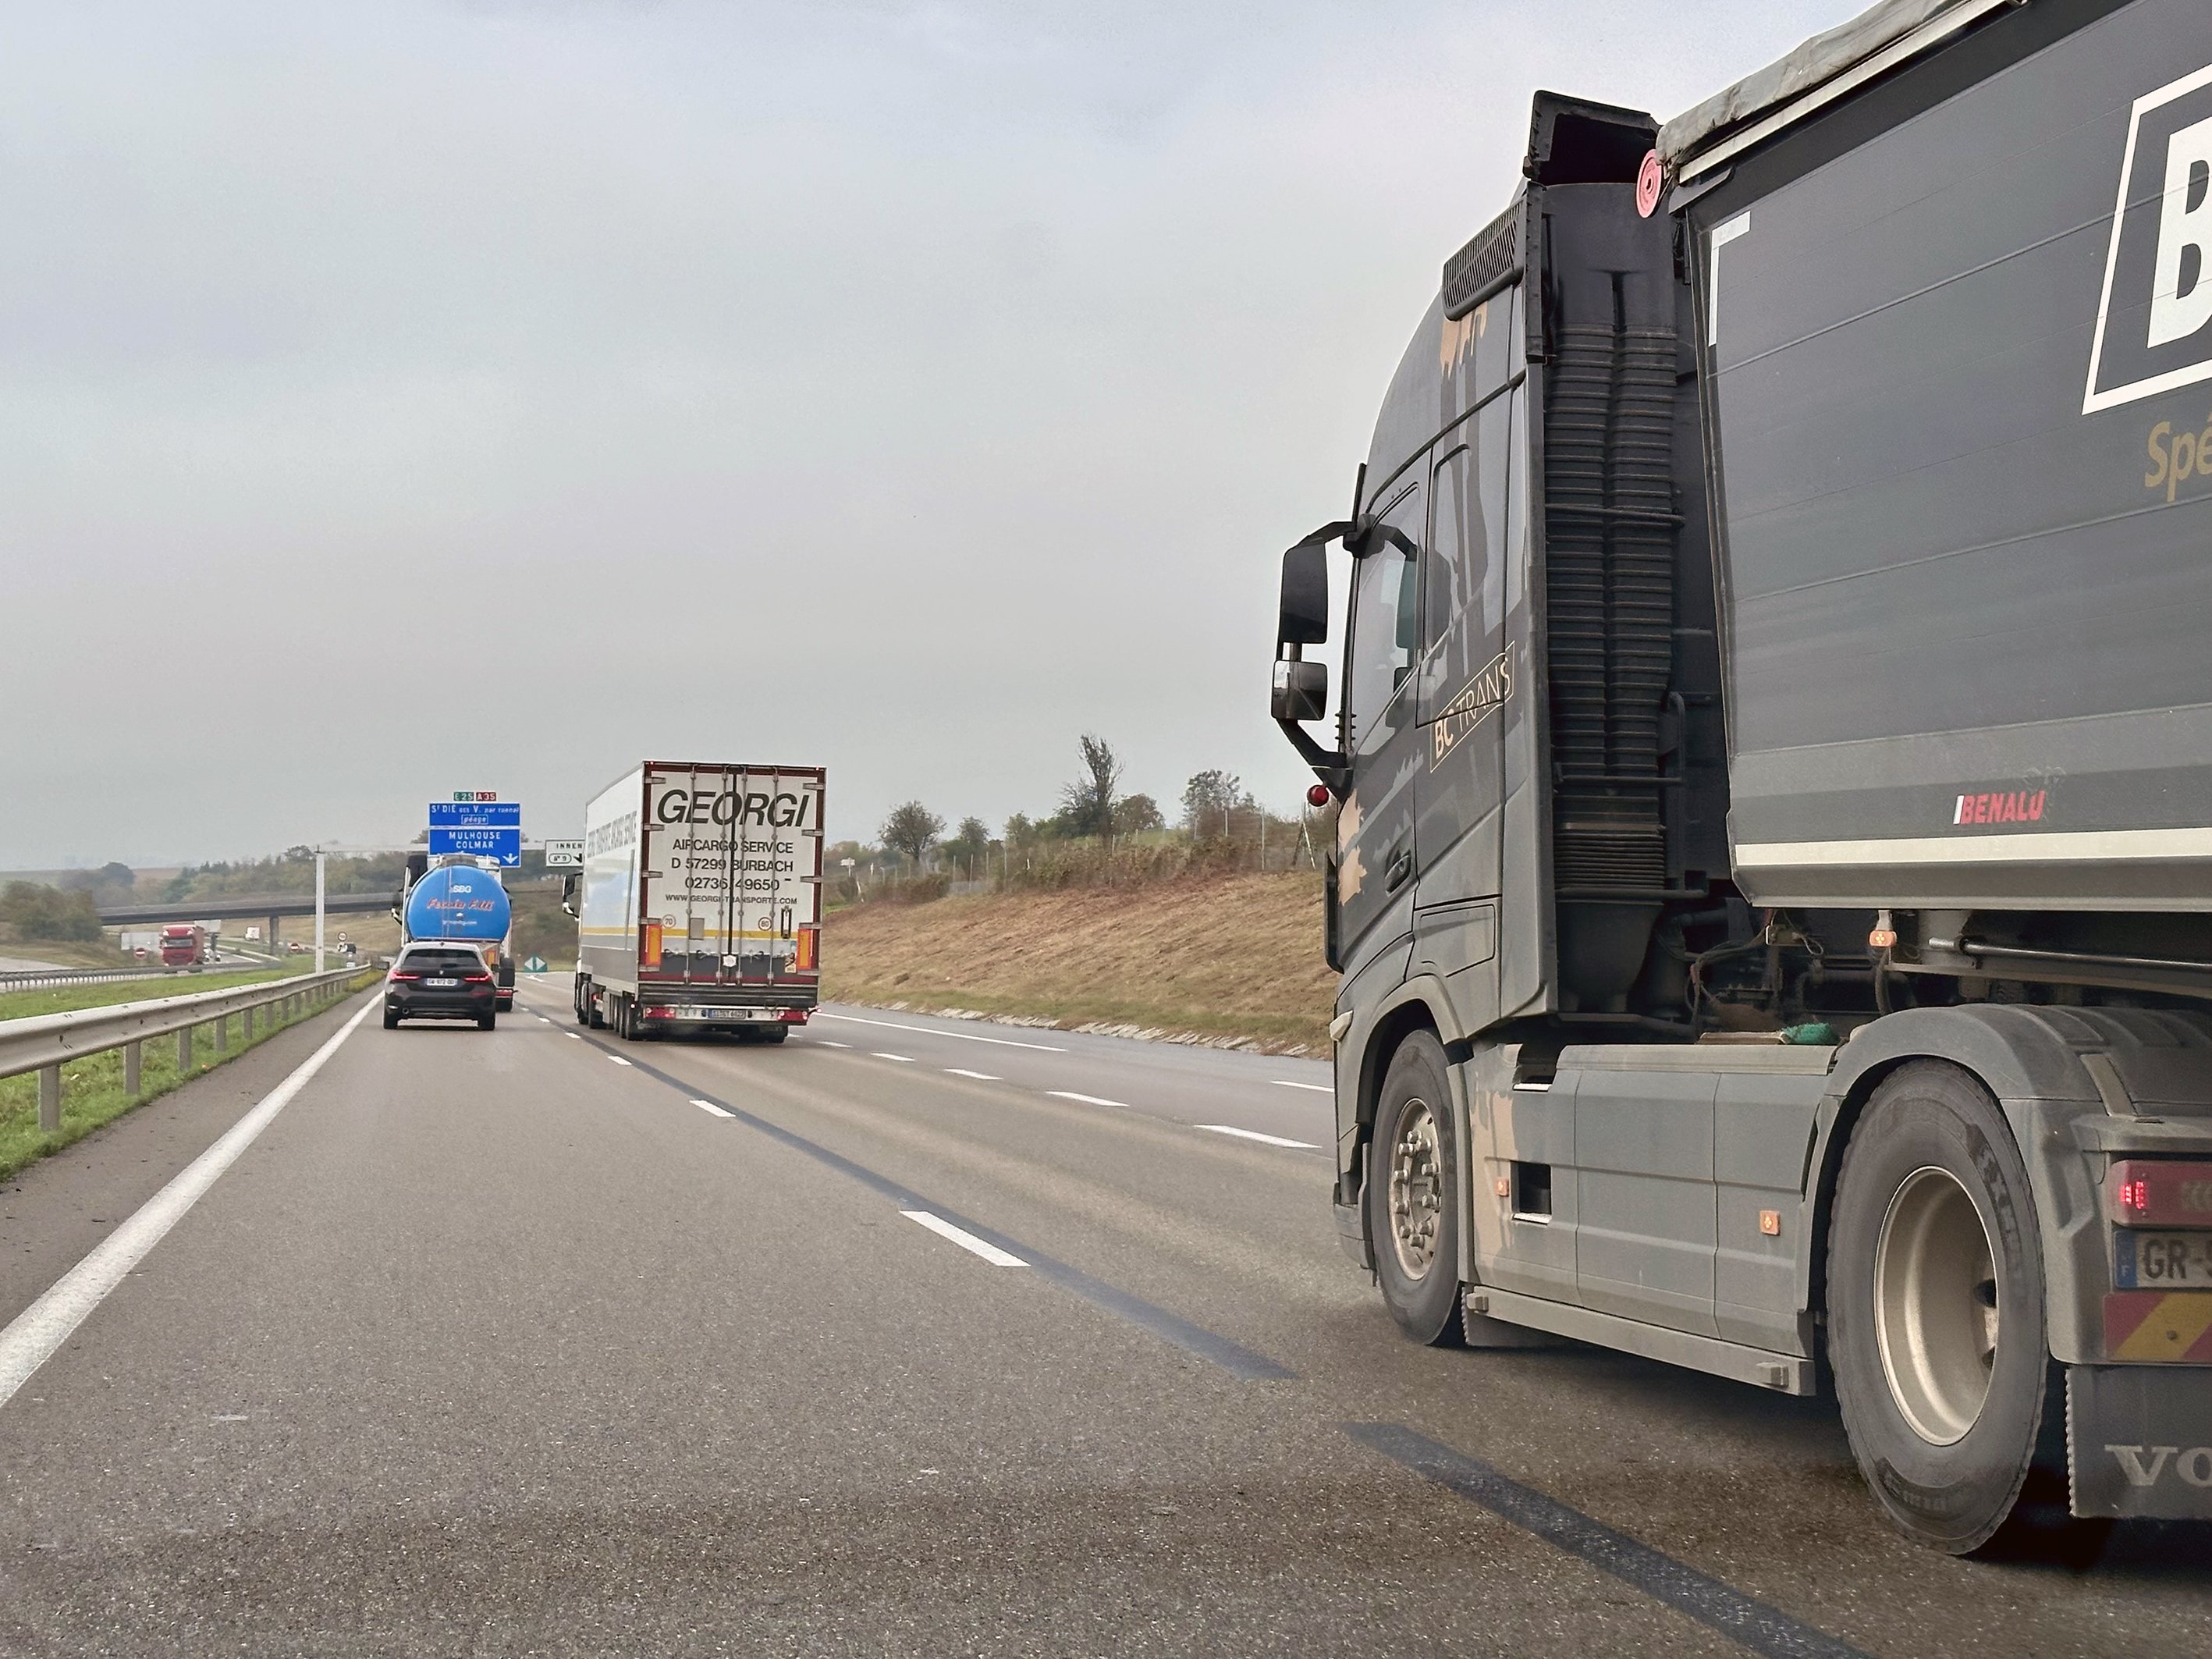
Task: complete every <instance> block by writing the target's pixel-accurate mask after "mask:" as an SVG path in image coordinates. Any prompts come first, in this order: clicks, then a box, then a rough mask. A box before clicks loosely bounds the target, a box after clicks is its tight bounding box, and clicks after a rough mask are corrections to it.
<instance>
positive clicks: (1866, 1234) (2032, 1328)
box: [1828, 1060, 2056, 1555]
mask: <svg viewBox="0 0 2212 1659" xmlns="http://www.w3.org/2000/svg"><path fill="white" fill-rule="evenodd" d="M1828 1332H1829V1336H1828V1342H1829V1358H1830V1361H1831V1363H1832V1365H1833V1367H1834V1370H1835V1377H1836V1397H1837V1401H1838V1404H1839V1405H1840V1406H1841V1407H1842V1410H1843V1418H1844V1431H1845V1433H1846V1434H1848V1435H1849V1436H1850V1443H1851V1452H1852V1455H1854V1456H1855V1457H1857V1460H1858V1465H1859V1469H1860V1472H1861V1473H1862V1474H1864V1475H1865V1477H1866V1481H1867V1485H1868V1486H1869V1488H1871V1489H1872V1491H1873V1492H1874V1497H1875V1503H1876V1504H1879V1505H1880V1506H1881V1510H1882V1511H1883V1512H1884V1513H1885V1514H1886V1515H1887V1516H1888V1517H1889V1520H1890V1522H1891V1523H1892V1524H1893V1525H1894V1526H1895V1527H1896V1528H1898V1529H1899V1531H1900V1532H1902V1533H1904V1534H1905V1535H1906V1536H1907V1537H1908V1538H1911V1539H1912V1540H1913V1541H1915V1542H1917V1543H1921V1544H1925V1545H1928V1546H1929V1547H1932V1548H1936V1549H1940V1550H1943V1551H1946V1552H1948V1553H1950V1554H1953V1555H1965V1554H1967V1553H1971V1552H1972V1551H1974V1550H1977V1549H1979V1548H1980V1547H1982V1546H1983V1545H1984V1544H1986V1543H1988V1542H1989V1541H1990V1539H1991V1537H1992V1536H1993V1535H1995V1534H1996V1532H1997V1530H1998V1528H2001V1527H2002V1526H2003V1525H2004V1523H2005V1521H2006V1519H2007V1518H2008V1516H2010V1515H2011V1514H2012V1512H2013V1508H2014V1505H2015V1503H2016V1502H2017V1501H2018V1500H2019V1498H2020V1494H2021V1486H2022V1485H2023V1483H2024V1482H2025V1481H2026V1480H2027V1474H2028V1471H2029V1469H2030V1468H2031V1467H2032V1466H2033V1464H2034V1462H2035V1461H2036V1455H2037V1451H2038V1448H2039V1442H2047V1441H2048V1438H2049V1435H2048V1432H2047V1431H2048V1430H2049V1429H2051V1428H2053V1427H2055V1426H2056V1425H2046V1423H2045V1401H2047V1400H2048V1399H2049V1398H2050V1396H2051V1389H2050V1386H2049V1379H2050V1376H2051V1352H2050V1345H2049V1341H2048V1339H2047V1336H2046V1334H2045V1326H2044V1277H2043V1247H2042V1243H2041V1238H2040V1235H2039V1232H2038V1230H2037V1225H2036V1214H2035V1200H2034V1197H2033V1194H2032V1193H2031V1192H2030V1191H2029V1188H2028V1184H2027V1165H2026V1164H2024V1163H2023V1162H2022V1161H2021V1155H2020V1149H2019V1147H2018V1146H2015V1144H2014V1142H2013V1138H2012V1130H2011V1128H2010V1127H2009V1126H2008V1124H2007V1123H2006V1121H2005V1118H2004V1114H2003V1113H2002V1112H2001V1111H1999V1110H1998V1109H1997V1105H1996V1101H1994V1100H1993V1099H1991V1098H1990V1095H1989V1092H1988V1091H1986V1090H1984V1088H1983V1087H1982V1086H1981V1085H1980V1084H1979V1083H1978V1082H1976V1081H1975V1080H1974V1079H1972V1078H1970V1077H1969V1076H1967V1075H1966V1073H1963V1072H1961V1071H1960V1070H1959V1069H1958V1068H1957V1067H1956V1066H1948V1065H1944V1064H1942V1062H1940V1061H1934V1060H1925V1061H1916V1062H1915V1063H1913V1064H1911V1065H1909V1066H1905V1067H1903V1068H1902V1069H1900V1070H1899V1071H1898V1072H1897V1073H1894V1074H1893V1075H1892V1076H1891V1077H1890V1078H1888V1079H1887V1080H1886V1081H1884V1082H1883V1083H1882V1084H1881V1086H1880V1087H1879V1088H1877V1089H1876V1090H1875V1093H1874V1097H1873V1098H1872V1099H1871V1100H1870V1101H1869V1103H1867V1108H1866V1110H1865V1112H1864V1113H1863V1115H1861V1116H1860V1119H1859V1121H1858V1125H1857V1127H1856V1128H1855V1129H1854V1130H1853V1131H1852V1133H1851V1139H1850V1146H1847V1147H1846V1148H1845V1149H1844V1164H1843V1170H1842V1173H1841V1175H1840V1176H1838V1181H1837V1187H1836V1198H1835V1209H1834V1215H1833V1219H1832V1226H1831V1227H1830V1230H1829V1241H1828ZM2045 1449H2046V1455H2047V1444H2046V1447H2045Z"/></svg>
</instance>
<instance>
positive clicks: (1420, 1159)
mask: <svg viewBox="0 0 2212 1659" xmlns="http://www.w3.org/2000/svg"><path fill="white" fill-rule="evenodd" d="M1458 1168H1459V1156H1458V1132H1457V1130H1456V1128H1455V1126H1454V1124H1453V1122H1452V1115H1451V1085H1450V1083H1449V1080H1448V1079H1447V1078H1446V1076H1445V1073H1444V1051H1443V1044H1442V1043H1440V1042H1437V1039H1436V1038H1435V1036H1433V1035H1431V1033H1429V1032H1427V1031H1416V1032H1414V1033H1413V1035H1412V1036H1409V1037H1407V1039H1406V1040H1405V1042H1402V1043H1401V1044H1400V1045H1399V1047H1398V1052H1397V1053H1396V1054H1393V1055H1392V1056H1391V1057H1390V1069H1389V1072H1388V1073H1385V1074H1384V1077H1383V1097H1382V1099H1381V1100H1380V1101H1378V1102H1377V1103H1376V1108H1375V1135H1374V1139H1371V1140H1370V1142H1369V1143H1368V1148H1367V1228H1368V1233H1369V1236H1370V1237H1371V1238H1372V1239H1373V1240H1374V1242H1375V1277H1376V1281H1377V1282H1378V1283H1379V1284H1381V1285H1382V1287H1383V1303H1384V1304H1385V1305H1386V1306H1388V1307H1389V1310H1390V1316H1391V1317H1392V1318H1393V1319H1395V1320H1396V1321H1397V1322H1398V1323H1399V1326H1400V1327H1401V1328H1402V1329H1403V1330H1404V1331H1405V1333H1406V1334H1407V1335H1408V1336H1410V1337H1412V1338H1413V1340H1415V1341H1416V1342H1425V1343H1429V1344H1431V1345H1432V1346H1445V1345H1449V1344H1452V1343H1455V1342H1457V1341H1458V1340H1459V1334H1460V1297H1459V1185H1458V1176H1457V1170H1458Z"/></svg>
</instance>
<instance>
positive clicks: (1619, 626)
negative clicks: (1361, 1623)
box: [1273, 0, 2212, 1553]
mask: <svg viewBox="0 0 2212 1659" xmlns="http://www.w3.org/2000/svg"><path fill="white" fill-rule="evenodd" d="M2204 23H2205V14H2204V9H2203V0H2129V3H2115V0H1890V3H1887V4H1884V5H1881V6H1879V7H1877V8H1875V9H1874V10H1873V11H1872V12H1869V13H1868V14H1866V15H1863V16H1862V17H1860V18H1858V19H1857V20H1856V21H1853V22H1851V23H1850V24H1848V25H1846V26H1845V27H1842V28H1839V29H1837V30H1835V31H1834V32H1832V33H1831V34H1829V35H1826V36H1823V37H1820V39H1817V40H1813V41H1809V42H1808V43H1807V44H1806V45H1805V46H1802V47H1801V48H1800V49H1799V50H1798V51H1797V52H1794V53H1792V54H1791V55H1790V58H1787V59H1785V60H1784V62H1783V63H1781V64H1778V65H1776V66H1775V67H1774V68H1772V69H1771V70H1767V71H1765V72H1764V73H1762V74H1760V75H1758V76H1753V77H1752V78H1751V79H1749V80H1748V81H1746V82H1742V83H1741V84H1739V85H1737V86H1735V87H1731V88H1729V89H1728V90H1726V91H1725V92H1723V93H1721V94H1718V95H1717V96H1716V97H1714V98H1712V99H1711V100H1708V101H1707V102H1705V104H1703V105H1700V106H1699V107H1697V108H1696V109H1694V110H1692V111H1690V112H1688V113H1686V114H1685V115H1683V116H1680V117H1678V118H1675V119H1674V120H1673V121H1670V122H1668V123H1667V124H1666V125H1665V126H1664V127H1663V128H1662V126H1661V125H1660V124H1659V123H1657V122H1656V121H1654V120H1653V119H1652V118H1650V117H1648V116H1645V115H1644V114H1641V113H1638V112H1634V111H1631V110H1626V109H1619V108H1613V107H1609V106H1603V105H1598V104H1593V103H1589V102H1585V101H1581V100H1575V99H1572V98H1566V97H1560V96H1556V95H1553V94H1538V95H1537V96H1536V98H1535V100H1534V111H1533V116H1532V120H1531V124H1530V129H1529V140H1528V149H1527V152H1526V155H1525V158H1524V161H1523V164H1522V182H1521V184H1520V185H1519V186H1518V188H1517V189H1516V191H1515V192H1514V194H1513V197H1512V199H1511V201H1510V204H1509V205H1507V206H1506V208H1505V210H1504V212H1503V213H1502V214H1500V215H1499V216H1498V218H1497V219H1496V220H1495V221H1493V222H1492V223H1490V224H1489V225H1488V226H1486V228H1483V229H1481V231H1480V233H1479V234H1476V235H1475V236H1474V239H1473V240H1471V241H1469V242H1468V244H1467V246H1465V247H1463V248H1462V249H1461V250H1460V251H1459V252H1457V253H1456V254H1455V255H1453V256H1452V257H1451V258H1449V260H1448V261H1447V262H1446V264H1444V267H1443V276H1442V281H1441V284H1440V291H1439V292H1438V294H1437V297H1436V299H1435V301H1433V302H1432V304H1431V306H1430V307H1429V311H1428V314H1427V315H1426V316H1425V318H1424V319H1422V321H1421V323H1420V325H1419V328H1418V330H1417V331H1415V334H1414V337H1413V343H1412V344H1411V346H1410V347H1409V348H1408V349H1407V352H1406V355H1405V357H1404V360H1403V362H1401V364H1400V366H1399V368H1398V370H1397V372H1396V374H1395V378H1394V379H1393V380H1392V381H1391V383H1390V386H1389V391H1388V392H1387V394H1386V395H1385V397H1384V399H1383V409H1382V414H1381V416H1380V418H1379V420H1378V421H1377V422H1376V430H1375V437H1374V441H1373V446H1372V447H1371V449H1370V453H1369V454H1368V457H1367V460H1366V463H1365V465H1364V468H1362V469H1361V471H1360V473H1359V477H1358V483H1357V485H1356V487H1355V489H1354V490H1353V504H1352V512H1351V513H1350V516H1349V517H1348V518H1346V519H1345V520H1340V521H1337V522H1334V523H1331V524H1329V525H1327V526H1323V527H1322V529H1321V530H1318V531H1316V532H1314V533H1313V534H1311V535H1310V536H1309V537H1307V538H1304V539H1303V540H1302V541H1300V542H1299V543H1298V544H1297V545H1295V546H1293V547H1292V548H1291V549H1290V550H1289V551H1288V552H1287V553H1286V554H1285V556H1284V558H1283V582H1282V592H1281V602H1280V603H1281V614H1280V629H1279V645H1278V647H1277V652H1276V661H1275V666H1274V686H1273V714H1274V715H1275V717H1276V719H1277V720H1278V721H1279V723H1280V724H1281V725H1282V726H1283V729H1284V730H1285V732H1286V733H1287V734H1288V735H1289V737H1290V738H1291V742H1292V743H1293V744H1295V745H1296V746H1297V748H1298V750H1299V752H1300V753H1301V754H1302V755H1303V756H1304V757H1305V759H1306V760H1307V761H1308V762H1309V763H1310V764H1311V765H1312V766H1313V768H1314V769H1315V771H1316V775H1318V777H1319V778H1320V780H1321V782H1320V784H1319V786H1317V789H1316V793H1320V792H1322V791H1325V792H1326V793H1327V795H1328V796H1333V797H1334V799H1335V801H1336V803H1337V807H1338V836H1337V842H1336V851H1335V856H1334V865H1333V867H1332V869H1331V871H1330V872H1329V881H1328V907H1327V919H1328V945H1327V948H1328V953H1329V957H1330V961H1331V964H1332V965H1333V966H1334V967H1335V968H1336V969H1338V970H1339V971H1340V974H1341V975H1342V978H1341V982H1340V992H1339V997H1338V1002H1337V1011H1336V1018H1335V1020H1334V1024H1333V1025H1332V1027H1331V1035H1332V1036H1333V1038H1334V1042H1335V1045H1336V1047H1335V1067H1336V1078H1335V1081H1336V1100H1337V1127H1338V1145H1337V1168H1338V1175H1337V1183H1336V1212H1337V1219H1338V1225H1339V1229H1340V1233H1341V1235H1342V1237H1343V1238H1344V1240H1345V1242H1346V1246H1347V1248H1348V1249H1349V1250H1350V1252H1351V1253H1352V1255H1354V1257H1355V1258H1356V1259H1357V1260H1358V1261H1359V1262H1360V1263H1361V1264H1362V1265H1363V1266H1364V1267H1367V1268H1369V1269H1370V1270H1371V1271H1372V1272H1373V1273H1374V1275H1375V1277H1376V1279H1377V1280H1378V1282H1379V1285H1380V1288H1381V1291H1382V1295H1383V1300H1384V1302H1385V1303H1386V1304H1387V1305H1388V1307H1389V1311H1390V1312H1391V1314H1392V1315H1393V1316H1395V1319H1396V1321H1397V1322H1398V1323H1399V1324H1400V1325H1401V1327H1402V1328H1404V1329H1405V1331H1406V1332H1407V1333H1408V1334H1411V1335H1412V1336H1413V1337H1414V1338H1416V1339H1418V1340H1422V1341H1427V1342H1444V1341H1454V1340H1467V1341H1470V1342H1474V1343H1478V1344H1489V1345H1493V1346H1516V1345H1526V1344H1527V1343H1528V1342H1530V1341H1531V1340H1547V1339H1556V1338H1559V1337H1565V1338H1571V1339H1576V1340H1581V1341H1583V1342H1589V1343H1595V1344H1600V1345H1604V1346H1610V1347H1613V1348H1617V1349H1623V1350H1626V1351H1629V1352H1634V1353H1638V1354H1641V1355H1644V1356H1647V1357H1649V1358H1654V1359H1657V1360H1662V1361H1667V1362H1670V1363H1673V1364H1679V1365H1684V1366H1690V1367H1694V1368H1697V1369H1699V1370H1704V1371H1707V1372H1711V1373H1715V1374H1717V1375H1720V1376H1727V1377H1732V1378H1735V1379H1737V1380H1739V1381H1741V1382H1742V1383H1745V1384H1747V1385H1750V1386H1753V1387H1758V1388H1761V1389H1773V1390H1777V1391H1779V1392H1781V1393H1784V1394H1791V1395H1812V1394H1831V1395H1832V1396H1833V1398H1834V1399H1835V1401H1836V1402H1837V1404H1838V1408H1839V1410H1840V1413H1841V1416H1842V1419H1843V1423H1844V1427H1845V1429H1846V1431H1848V1434H1849V1437H1850V1443H1851V1445H1852V1447H1853V1449H1854V1452H1855V1455H1856V1456H1857V1460H1858V1462H1859V1465H1860V1468H1862V1470H1863V1473H1864V1474H1865V1477H1866V1480H1867V1483H1868V1485H1869V1488H1870V1489H1871V1491H1872V1493H1873V1495H1874V1497H1875V1501H1876V1502H1877V1503H1878V1504H1880V1506H1881V1508H1882V1509H1883V1510H1884V1511H1885V1512H1886V1513H1887V1515H1888V1516H1890V1518H1891V1519H1892V1520H1893V1522H1895V1523H1896V1524H1897V1525H1898V1526H1899V1527H1900V1528H1902V1529H1903V1530H1904V1531H1905V1532H1906V1533H1907V1534H1910V1535H1911V1536H1912V1537H1914V1538H1916V1539H1917V1540H1919V1541H1922V1542H1923V1543H1925V1544H1928V1545H1930V1546H1933V1547H1937V1548H1940V1549H1944V1550H1948V1551H1950V1552H1953V1553H1966V1552H1968V1551H1972V1550H1974V1549H1977V1548H1978V1547H1981V1546H1982V1545H1983V1544H1984V1543H1985V1542H1987V1541H1989V1540H1990V1539H1991V1538H1992V1537H1993V1536H1994V1535H1995V1534H1996V1533H1997V1532H1998V1531H1999V1529H2000V1528H2002V1527H2003V1526H2004V1525H2005V1524H2006V1523H2007V1522H2008V1519H2010V1518H2012V1517H2014V1516H2015V1514H2022V1515H2024V1514H2025V1513H2026V1511H2025V1510H2022V1507H2021V1506H2022V1505H2023V1504H2028V1505H2031V1506H2036V1507H2040V1506H2041V1505H2042V1504H2053V1505H2056V1504H2062V1503H2063V1504H2070V1506H2071V1509H2072V1511H2073V1513H2074V1514H2075V1515H2076V1516H2166V1517H2191V1516H2196V1517H2203V1516H2212V470H2209V469H2212V459H2208V458H2212V269H2208V268H2207V267H2208V263H2212V257H2208V251H2212V201H2208V192H2212V33H2208V32H2207V30H2206V28H2205V27H2204ZM1339 590H1341V591H1342V592H1344V593H1345V595H1346V597H1345V598H1344V599H1342V600H1341V601H1336V600H1333V599H1332V597H1331V595H1332V592H1335V591H1339ZM1337 628H1341V629H1343V630H1344V632H1343V634H1342V635H1340V639H1341V641H1342V645H1341V660H1340V663H1338V664H1337V665H1335V667H1334V670H1333V669H1332V667H1331V666H1330V665H1328V664H1325V663H1324V662H1323V661H1322V660H1321V659H1318V658H1315V657H1310V656H1308V654H1307V653H1308V652H1309V650H1310V648H1311V647H1317V646H1322V645H1324V644H1327V643H1328V641H1329V640H1330V638H1331V635H1332V633H1333V632H1334V629H1337ZM1332 686H1334V691H1335V699H1336V706H1335V708H1334V710H1333V711H1332V710H1331V709H1330V708H1329V702H1330V698H1331V691H1332ZM1332 713H1333V718H1334V729H1333V732H1332V731H1331V729H1330V728H1329V727H1328V726H1316V724H1315V723H1316V722H1319V721H1322V720H1325V719H1328V718H1330V716H1331V715H1332ZM1325 732H1326V733H1328V735H1326V736H1324V735H1323V733H1325ZM2023 1494H2025V1497H2024V1496H2023ZM2062 1513H2063V1511H2062Z"/></svg>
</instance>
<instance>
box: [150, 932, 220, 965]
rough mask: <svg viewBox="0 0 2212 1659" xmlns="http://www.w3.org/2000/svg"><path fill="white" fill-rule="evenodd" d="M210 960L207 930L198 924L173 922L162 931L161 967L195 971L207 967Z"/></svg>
mask: <svg viewBox="0 0 2212 1659" xmlns="http://www.w3.org/2000/svg"><path fill="white" fill-rule="evenodd" d="M207 960H208V934H207V929H206V928H204V927H200V926H199V925H198V924H197V923H196V922H173V923H171V924H170V925H169V926H168V927H164V928H163V929H162V930H161V966H163V967H164V968H189V969H193V970H194V971H197V970H198V969H201V968H203V967H204V966H206V964H207Z"/></svg>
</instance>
